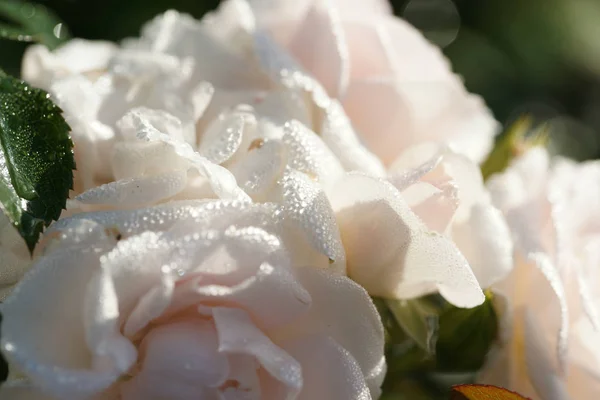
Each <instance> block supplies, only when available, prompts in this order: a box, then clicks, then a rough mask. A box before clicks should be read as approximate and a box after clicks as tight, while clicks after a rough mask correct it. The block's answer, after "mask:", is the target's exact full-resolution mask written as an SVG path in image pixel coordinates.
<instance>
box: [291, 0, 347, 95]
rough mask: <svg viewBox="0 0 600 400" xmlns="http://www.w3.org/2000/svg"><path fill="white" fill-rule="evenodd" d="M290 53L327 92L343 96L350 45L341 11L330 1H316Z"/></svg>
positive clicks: (305, 18)
mask: <svg viewBox="0 0 600 400" xmlns="http://www.w3.org/2000/svg"><path fill="white" fill-rule="evenodd" d="M296 32H297V33H296V35H295V36H294V37H293V39H292V40H291V42H290V44H289V46H288V50H289V51H290V53H291V54H292V55H293V56H294V57H295V58H296V59H297V60H298V61H300V63H301V64H302V65H303V66H304V68H306V69H307V70H308V71H309V72H310V73H311V74H312V75H313V76H315V78H317V79H318V80H319V82H320V83H321V84H322V85H323V87H324V88H325V89H326V90H327V92H328V93H329V94H330V95H331V96H332V97H339V96H341V95H342V94H343V93H344V92H345V90H346V87H347V85H348V79H349V74H350V68H349V67H350V65H349V54H348V44H347V43H346V38H345V35H344V31H343V26H342V23H341V20H340V15H339V13H338V10H337V9H336V8H335V7H333V5H332V3H331V2H330V1H315V2H313V3H312V7H310V8H309V9H308V13H307V14H306V16H305V17H304V19H303V22H302V23H301V24H300V25H299V27H298V30H297V31H296Z"/></svg>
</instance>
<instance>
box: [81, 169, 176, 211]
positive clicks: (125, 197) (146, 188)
mask: <svg viewBox="0 0 600 400" xmlns="http://www.w3.org/2000/svg"><path fill="white" fill-rule="evenodd" d="M187 174H188V173H187V171H186V170H175V171H171V172H167V173H163V174H160V175H154V176H141V177H137V178H128V179H122V180H119V181H115V182H111V183H107V184H105V185H102V186H98V187H95V188H92V189H90V190H87V191H86V192H83V193H82V194H80V195H79V196H77V197H76V198H75V200H76V201H77V202H79V203H81V204H83V205H84V206H90V205H104V206H114V207H122V208H128V207H140V206H144V205H150V204H154V203H158V202H161V201H163V200H166V199H168V198H169V197H172V196H175V195H176V194H177V193H179V192H181V191H182V190H183V189H184V188H185V186H186V184H187V181H188V176H187Z"/></svg>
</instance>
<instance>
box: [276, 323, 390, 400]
mask: <svg viewBox="0 0 600 400" xmlns="http://www.w3.org/2000/svg"><path fill="white" fill-rule="evenodd" d="M283 348H284V349H285V350H286V351H287V352H288V353H289V354H290V355H291V356H292V357H294V358H295V359H296V360H297V361H298V362H299V363H300V365H301V367H302V377H303V379H304V385H303V388H302V391H301V392H300V394H299V396H298V397H297V399H298V400H311V399H331V400H371V399H374V398H377V396H378V395H379V393H377V394H376V395H374V396H372V395H371V393H370V392H369V387H368V386H367V384H366V382H365V377H364V375H363V372H362V371H361V369H360V366H359V365H358V363H357V362H356V360H355V359H354V357H352V354H351V353H350V352H349V351H348V350H346V349H344V347H342V346H341V345H340V344H339V343H337V342H336V341H335V340H333V339H332V338H329V337H327V336H318V335H315V336H309V337H304V338H301V339H298V340H295V341H292V342H289V343H284V344H283Z"/></svg>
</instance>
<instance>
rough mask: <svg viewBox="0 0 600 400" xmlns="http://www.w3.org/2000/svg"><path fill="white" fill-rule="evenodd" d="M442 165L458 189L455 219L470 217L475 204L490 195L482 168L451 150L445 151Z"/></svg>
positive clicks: (458, 220) (460, 219)
mask: <svg viewBox="0 0 600 400" xmlns="http://www.w3.org/2000/svg"><path fill="white" fill-rule="evenodd" d="M442 167H443V171H444V173H445V174H446V175H447V176H449V177H450V178H451V180H452V184H454V185H455V186H456V187H457V189H458V199H459V207H458V209H457V210H456V218H455V221H456V222H460V221H463V220H465V219H466V218H468V216H469V214H470V212H471V208H472V207H473V206H474V205H475V204H477V203H479V202H481V201H486V202H487V201H488V197H489V195H488V194H487V193H486V192H485V186H484V185H483V176H482V175H481V170H480V169H479V167H478V166H477V164H475V163H473V162H472V161H471V160H470V159H469V158H467V157H466V156H464V155H462V154H457V153H454V152H453V151H451V150H446V151H445V152H444V153H443V159H442Z"/></svg>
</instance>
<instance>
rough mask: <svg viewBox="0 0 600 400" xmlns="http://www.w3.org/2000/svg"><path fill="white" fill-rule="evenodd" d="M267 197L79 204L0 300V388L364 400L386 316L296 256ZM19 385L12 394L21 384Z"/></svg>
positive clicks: (375, 383)
mask: <svg viewBox="0 0 600 400" xmlns="http://www.w3.org/2000/svg"><path fill="white" fill-rule="evenodd" d="M274 208H276V206H275V205H273V204H263V205H252V204H249V203H241V202H224V201H205V202H193V203H170V204H168V205H162V206H158V207H155V208H149V209H142V210H137V211H112V212H99V213H87V214H78V215H77V216H75V217H73V218H70V219H65V220H62V221H60V222H59V223H57V224H55V225H54V227H53V228H51V231H50V232H49V233H48V234H47V235H46V246H45V251H44V254H43V255H42V256H41V257H40V258H39V259H38V260H37V261H36V262H35V265H34V266H33V267H32V269H31V271H30V272H29V273H28V274H27V276H26V277H25V278H24V279H23V280H22V281H21V282H20V284H19V285H18V286H17V288H16V289H15V291H14V292H13V294H12V295H11V296H10V297H9V298H8V299H7V300H6V302H5V303H4V304H3V305H2V314H3V322H2V328H1V329H2V351H3V352H4V354H5V356H6V357H7V359H8V361H9V363H10V365H11V369H12V371H13V373H15V375H16V376H19V377H21V380H14V381H12V382H9V383H8V384H6V385H5V386H3V387H2V388H1V389H0V392H1V395H2V399H17V398H27V399H29V400H33V399H38V398H39V399H42V398H44V399H45V398H48V397H49V398H53V399H65V400H76V399H107V400H108V399H114V398H120V399H123V400H125V399H132V400H133V399H134V400H138V399H148V400H150V399H182V400H183V399H190V400H191V399H199V398H202V399H221V400H225V399H241V398H244V399H264V398H269V399H275V398H286V399H311V400H313V399H340V400H347V399H356V400H363V399H371V398H377V397H378V396H379V393H380V390H379V386H380V384H381V382H382V380H383V376H384V374H385V361H384V358H383V345H384V337H383V327H382V325H381V321H380V319H379V316H378V314H377V311H376V309H375V306H374V305H373V303H372V301H371V299H370V298H369V296H368V295H367V293H366V292H365V291H364V289H362V288H361V287H360V286H358V285H357V284H355V283H354V282H352V281H351V280H350V279H348V278H346V277H343V276H339V275H337V274H331V273H326V272H322V271H320V270H319V269H316V268H310V265H304V267H305V268H298V267H294V266H293V265H292V263H294V262H298V261H299V260H298V259H295V260H294V259H292V258H290V252H289V251H288V250H289V249H288V248H287V246H289V245H290V244H289V243H286V242H283V241H282V240H281V238H280V237H279V236H278V235H277V231H278V230H280V227H279V224H281V220H276V219H274V218H273V216H274V215H277V213H275V212H274ZM19 396H21V397H19Z"/></svg>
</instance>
